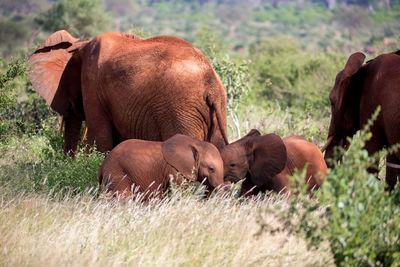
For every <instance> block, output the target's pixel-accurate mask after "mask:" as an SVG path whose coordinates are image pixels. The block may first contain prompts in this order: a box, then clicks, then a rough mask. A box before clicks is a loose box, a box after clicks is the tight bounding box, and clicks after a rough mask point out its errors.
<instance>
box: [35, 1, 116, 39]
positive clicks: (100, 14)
mask: <svg viewBox="0 0 400 267" xmlns="http://www.w3.org/2000/svg"><path fill="white" fill-rule="evenodd" d="M35 22H36V23H37V24H38V25H40V26H42V27H43V29H44V30H45V31H48V32H55V31H58V30H63V29H64V30H67V31H68V32H69V33H71V34H72V35H73V36H80V37H83V38H89V37H93V36H96V35H98V34H100V33H103V32H105V31H106V30H108V29H109V26H110V22H111V17H110V16H109V14H107V13H106V12H105V11H104V8H103V6H102V5H100V3H98V2H97V1H94V0H62V1H60V2H57V3H55V4H53V6H52V7H51V8H50V9H49V10H47V11H46V12H44V13H41V14H39V15H38V16H36V18H35Z"/></svg>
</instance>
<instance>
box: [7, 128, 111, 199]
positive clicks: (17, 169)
mask: <svg viewBox="0 0 400 267" xmlns="http://www.w3.org/2000/svg"><path fill="white" fill-rule="evenodd" d="M48 127H53V126H48ZM51 129H53V128H51ZM46 131H47V133H49V132H51V136H46V134H44V132H46ZM21 144H23V146H22V147H19V146H21ZM61 144H62V140H61V137H60V135H59V134H58V133H57V131H54V129H53V130H50V128H48V129H45V130H43V132H42V134H41V135H34V136H31V137H26V136H25V137H23V138H22V140H21V139H12V140H9V141H8V142H7V144H3V146H2V147H1V149H0V150H2V151H3V152H2V153H6V154H5V155H6V156H7V157H8V158H7V161H8V162H12V164H10V165H9V164H2V165H3V166H2V168H1V169H0V185H2V186H7V187H8V188H11V189H12V190H13V192H14V193H15V194H17V193H18V192H21V191H25V192H32V193H33V192H34V193H40V194H42V193H43V194H49V193H55V194H59V193H61V192H63V193H71V192H73V193H74V194H77V193H81V192H83V191H84V190H86V189H87V188H91V187H95V188H97V174H98V170H99V167H100V164H101V163H102V161H103V159H104V155H103V154H101V153H98V152H96V151H94V152H92V153H91V154H90V155H87V154H85V153H84V151H83V149H82V150H81V151H80V153H78V154H77V156H76V159H75V160H74V159H72V158H71V157H68V158H66V159H64V155H63V152H62V145H61ZM13 147H14V150H13V151H12V152H11V151H9V150H10V149H11V148H13ZM10 152H11V154H10ZM16 177H18V179H16Z"/></svg>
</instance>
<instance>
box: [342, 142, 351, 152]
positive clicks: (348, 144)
mask: <svg viewBox="0 0 400 267" xmlns="http://www.w3.org/2000/svg"><path fill="white" fill-rule="evenodd" d="M350 145H351V143H350V142H349V143H347V144H346V145H345V146H344V149H345V150H346V151H348V150H349V148H350Z"/></svg>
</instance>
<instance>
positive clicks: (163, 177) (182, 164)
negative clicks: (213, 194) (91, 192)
mask: <svg viewBox="0 0 400 267" xmlns="http://www.w3.org/2000/svg"><path fill="white" fill-rule="evenodd" d="M223 168H224V167H223V162H222V159H221V155H220V153H219V151H218V149H217V148H216V147H215V146H214V145H213V144H211V143H208V142H204V141H199V140H196V139H194V138H191V137H189V136H186V135H181V134H177V135H174V136H173V137H171V138H169V139H168V140H166V141H164V142H152V141H144V140H137V139H130V140H126V141H124V142H122V143H120V144H119V145H117V146H116V147H115V148H114V149H113V150H112V151H111V153H110V154H109V155H108V156H107V157H106V159H105V160H104V162H103V164H102V165H101V167H100V170H99V185H100V186H101V185H102V184H105V185H106V186H107V190H108V191H109V192H111V193H112V194H113V195H114V196H121V197H129V196H131V195H132V192H134V193H136V192H138V193H142V194H145V196H144V199H148V197H155V196H159V194H160V193H163V192H164V191H165V190H166V189H167V188H168V185H169V183H170V179H171V178H170V175H175V174H177V172H178V171H179V172H180V174H181V175H182V176H181V178H182V177H184V178H183V179H187V180H188V181H198V182H203V180H204V179H206V181H205V185H206V186H207V187H208V189H210V190H211V189H214V188H217V187H219V186H223V185H224V176H223V174H224V169H223ZM176 182H177V183H178V184H180V183H181V182H182V181H180V180H177V181H176ZM132 190H133V191H132Z"/></svg>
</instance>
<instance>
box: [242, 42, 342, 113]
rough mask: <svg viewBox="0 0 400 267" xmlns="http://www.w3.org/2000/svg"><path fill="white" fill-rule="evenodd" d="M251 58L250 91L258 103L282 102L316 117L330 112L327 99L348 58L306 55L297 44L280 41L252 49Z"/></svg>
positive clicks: (314, 54) (333, 55) (331, 55)
mask: <svg viewBox="0 0 400 267" xmlns="http://www.w3.org/2000/svg"><path fill="white" fill-rule="evenodd" d="M250 58H251V60H252V64H251V65H250V73H251V77H252V79H251V82H250V87H251V88H252V89H253V93H254V94H256V95H257V99H259V100H262V101H263V102H264V103H265V102H269V101H272V102H275V101H276V100H278V101H279V103H280V104H281V105H282V106H283V107H292V108H294V109H295V110H299V111H300V110H301V111H302V112H304V111H305V112H306V113H311V114H313V115H316V116H324V115H325V114H326V113H327V112H329V103H328V98H327V95H328V94H329V92H330V90H331V89H332V86H333V84H334V78H335V76H336V74H337V72H339V71H340V69H341V68H343V66H344V63H345V57H343V56H339V55H335V54H325V53H311V52H309V51H304V50H303V49H301V48H300V47H299V45H298V43H297V42H296V41H295V40H293V39H291V38H279V39H275V40H267V41H263V42H260V43H258V44H255V45H253V46H252V47H250ZM260 96H261V97H260ZM260 104H261V103H260Z"/></svg>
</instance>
